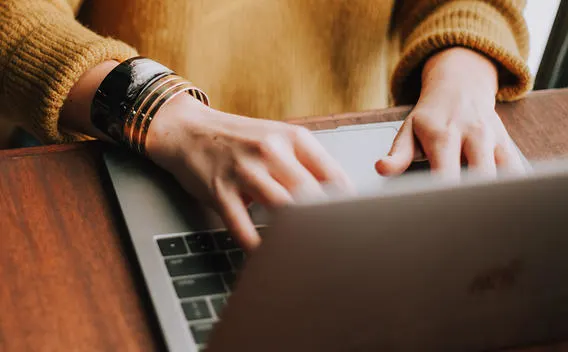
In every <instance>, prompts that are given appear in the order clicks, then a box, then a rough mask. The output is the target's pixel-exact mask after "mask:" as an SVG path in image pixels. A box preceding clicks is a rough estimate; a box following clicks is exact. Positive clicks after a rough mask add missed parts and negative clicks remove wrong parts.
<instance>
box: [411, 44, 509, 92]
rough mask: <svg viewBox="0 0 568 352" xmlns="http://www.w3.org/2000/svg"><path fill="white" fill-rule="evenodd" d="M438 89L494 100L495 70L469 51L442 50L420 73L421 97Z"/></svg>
mask: <svg viewBox="0 0 568 352" xmlns="http://www.w3.org/2000/svg"><path fill="white" fill-rule="evenodd" d="M439 89H445V90H447V91H453V92H460V91H465V92H467V93H472V94H480V95H484V96H488V97H491V98H492V99H493V100H494V99H495V96H496V94H497V90H498V72H497V67H496V65H495V64H494V63H493V62H492V61H491V60H490V59H489V58H487V57H486V56H484V55H482V54H479V53H477V52H475V51H473V50H470V49H466V48H461V47H456V48H450V49H446V50H444V51H442V52H439V53H438V54H436V55H434V56H432V57H431V58H430V59H429V60H428V61H427V62H426V64H425V65H424V68H423V70H422V93H428V92H429V91H431V90H439Z"/></svg>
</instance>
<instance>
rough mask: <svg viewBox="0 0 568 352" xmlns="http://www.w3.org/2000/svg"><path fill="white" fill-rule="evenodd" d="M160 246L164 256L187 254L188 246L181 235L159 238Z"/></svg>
mask: <svg viewBox="0 0 568 352" xmlns="http://www.w3.org/2000/svg"><path fill="white" fill-rule="evenodd" d="M158 247H160V252H162V255H163V256H169V255H179V254H187V248H185V244H183V238H181V237H170V238H162V239H159V240H158Z"/></svg>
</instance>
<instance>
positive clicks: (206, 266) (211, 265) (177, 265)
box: [166, 253, 231, 277]
mask: <svg viewBox="0 0 568 352" xmlns="http://www.w3.org/2000/svg"><path fill="white" fill-rule="evenodd" d="M166 267H167V268H168V272H169V273H170V276H172V277H175V276H183V275H194V274H209V273H218V272H224V271H230V270H231V264H230V263H229V260H228V259H227V256H226V255H225V254H224V253H215V254H199V255H190V256H188V257H180V258H170V259H166Z"/></svg>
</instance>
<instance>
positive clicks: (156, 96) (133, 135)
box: [126, 79, 187, 147]
mask: <svg viewBox="0 0 568 352" xmlns="http://www.w3.org/2000/svg"><path fill="white" fill-rule="evenodd" d="M186 84H187V81H185V80H183V79H178V80H172V81H170V82H168V83H167V84H164V85H162V86H161V87H160V88H157V89H156V90H154V91H153V92H151V93H150V96H149V98H148V99H147V101H146V103H145V104H144V106H142V107H141V108H140V109H139V110H138V113H137V116H136V117H135V118H134V120H133V124H132V128H131V130H130V134H129V135H127V136H126V137H127V138H128V140H129V142H130V144H131V146H132V147H134V146H135V145H137V144H138V136H139V135H140V127H141V125H142V123H143V121H144V120H145V119H146V117H147V116H148V113H149V112H150V111H152V110H154V106H155V105H156V102H157V101H159V100H160V98H161V97H162V96H164V95H166V94H167V93H168V92H170V91H172V90H174V89H176V88H177V87H180V86H184V85H186Z"/></svg>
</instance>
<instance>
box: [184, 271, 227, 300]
mask: <svg viewBox="0 0 568 352" xmlns="http://www.w3.org/2000/svg"><path fill="white" fill-rule="evenodd" d="M174 287H175V289H176V293H177V295H178V297H179V298H191V297H198V296H205V295H214V294H218V293H225V292H226V291H225V286H224V285H223V281H222V280H221V276H219V275H215V276H205V277H198V278H194V279H180V280H174Z"/></svg>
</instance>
